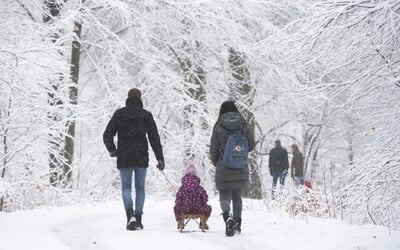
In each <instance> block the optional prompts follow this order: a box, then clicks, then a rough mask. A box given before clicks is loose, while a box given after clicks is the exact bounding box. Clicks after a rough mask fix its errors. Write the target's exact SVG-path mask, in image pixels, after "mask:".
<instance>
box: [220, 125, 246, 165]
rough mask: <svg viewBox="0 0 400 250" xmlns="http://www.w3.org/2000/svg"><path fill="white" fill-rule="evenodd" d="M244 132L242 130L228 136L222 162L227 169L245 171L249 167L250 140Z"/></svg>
mask: <svg viewBox="0 0 400 250" xmlns="http://www.w3.org/2000/svg"><path fill="white" fill-rule="evenodd" d="M243 130H244V129H243V128H242V129H241V130H240V131H238V132H235V133H231V134H229V135H228V139H227V140H226V145H225V152H224V156H223V160H222V162H223V164H224V166H225V167H226V168H231V169H244V168H246V167H247V160H248V158H249V140H247V137H246V135H245V133H243Z"/></svg>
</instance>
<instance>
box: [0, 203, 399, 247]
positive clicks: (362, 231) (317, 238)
mask: <svg viewBox="0 0 400 250" xmlns="http://www.w3.org/2000/svg"><path fill="white" fill-rule="evenodd" d="M245 203H246V204H245V206H246V212H245V213H244V225H243V231H244V232H243V234H242V235H239V236H237V237H234V238H226V237H225V236H224V226H223V223H222V219H221V217H220V216H219V215H218V214H219V209H218V206H217V202H216V201H213V202H212V205H213V208H214V212H213V215H212V217H211V218H210V221H209V225H210V227H211V230H210V231H209V232H207V233H201V232H191V233H179V232H177V231H176V223H175V221H174V217H173V215H172V206H173V203H172V202H171V201H156V200H148V201H147V203H146V208H145V209H146V214H145V216H144V226H145V230H144V231H140V232H127V231H125V230H124V222H125V217H124V214H123V212H122V208H121V204H120V202H109V203H105V204H96V205H88V206H76V207H61V208H42V209H37V210H30V211H22V212H15V213H11V214H5V213H0V249H1V250H3V249H4V250H14V249H21V250H22V249H24V250H25V249H29V250H36V249H38V250H39V249H40V250H46V249H52V250H55V249H57V250H58V249H73V250H75V249H76V250H81V249H82V250H90V249H96V250H114V249H115V250H124V249H140V250H145V249H174V250H179V249H193V250H196V249H199V250H200V249H201V250H205V249H210V250H211V249H212V250H218V249H221V250H222V249H229V250H236V249H251V250H257V249H262V250H265V249H271V250H272V249H307V250H312V249H318V250H320V249H371V250H372V249H379V250H380V249H400V232H391V233H389V231H388V229H386V228H383V227H376V226H372V225H366V226H350V225H347V224H343V223H340V222H338V221H335V220H324V219H310V220H309V221H308V222H306V221H305V220H303V219H302V220H300V219H298V220H293V219H291V218H288V217H287V216H285V215H277V214H271V213H267V212H265V211H263V206H262V204H261V203H259V202H253V201H246V202H245ZM188 229H189V230H197V227H196V224H194V223H192V224H191V225H190V226H189V227H188Z"/></svg>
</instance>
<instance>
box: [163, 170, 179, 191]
mask: <svg viewBox="0 0 400 250" xmlns="http://www.w3.org/2000/svg"><path fill="white" fill-rule="evenodd" d="M162 174H163V176H164V178H165V180H166V181H167V185H168V186H169V187H168V189H169V190H170V192H172V193H176V188H175V187H174V185H172V182H171V181H170V180H169V178H168V176H167V174H166V173H165V172H164V171H162Z"/></svg>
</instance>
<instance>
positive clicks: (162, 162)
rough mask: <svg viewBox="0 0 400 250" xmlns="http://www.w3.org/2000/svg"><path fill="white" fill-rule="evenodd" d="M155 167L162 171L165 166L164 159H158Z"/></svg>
mask: <svg viewBox="0 0 400 250" xmlns="http://www.w3.org/2000/svg"><path fill="white" fill-rule="evenodd" d="M157 168H158V170H160V171H163V170H164V168H165V164H164V161H158V164H157Z"/></svg>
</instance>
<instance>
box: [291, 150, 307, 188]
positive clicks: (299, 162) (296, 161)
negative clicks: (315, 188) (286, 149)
mask: <svg viewBox="0 0 400 250" xmlns="http://www.w3.org/2000/svg"><path fill="white" fill-rule="evenodd" d="M291 148H292V152H293V158H292V165H291V167H290V169H291V171H290V172H291V173H290V175H291V177H292V178H293V180H294V183H295V185H296V186H300V184H303V182H304V158H303V155H302V154H301V152H300V150H299V146H297V144H293V145H292V147H291Z"/></svg>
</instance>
